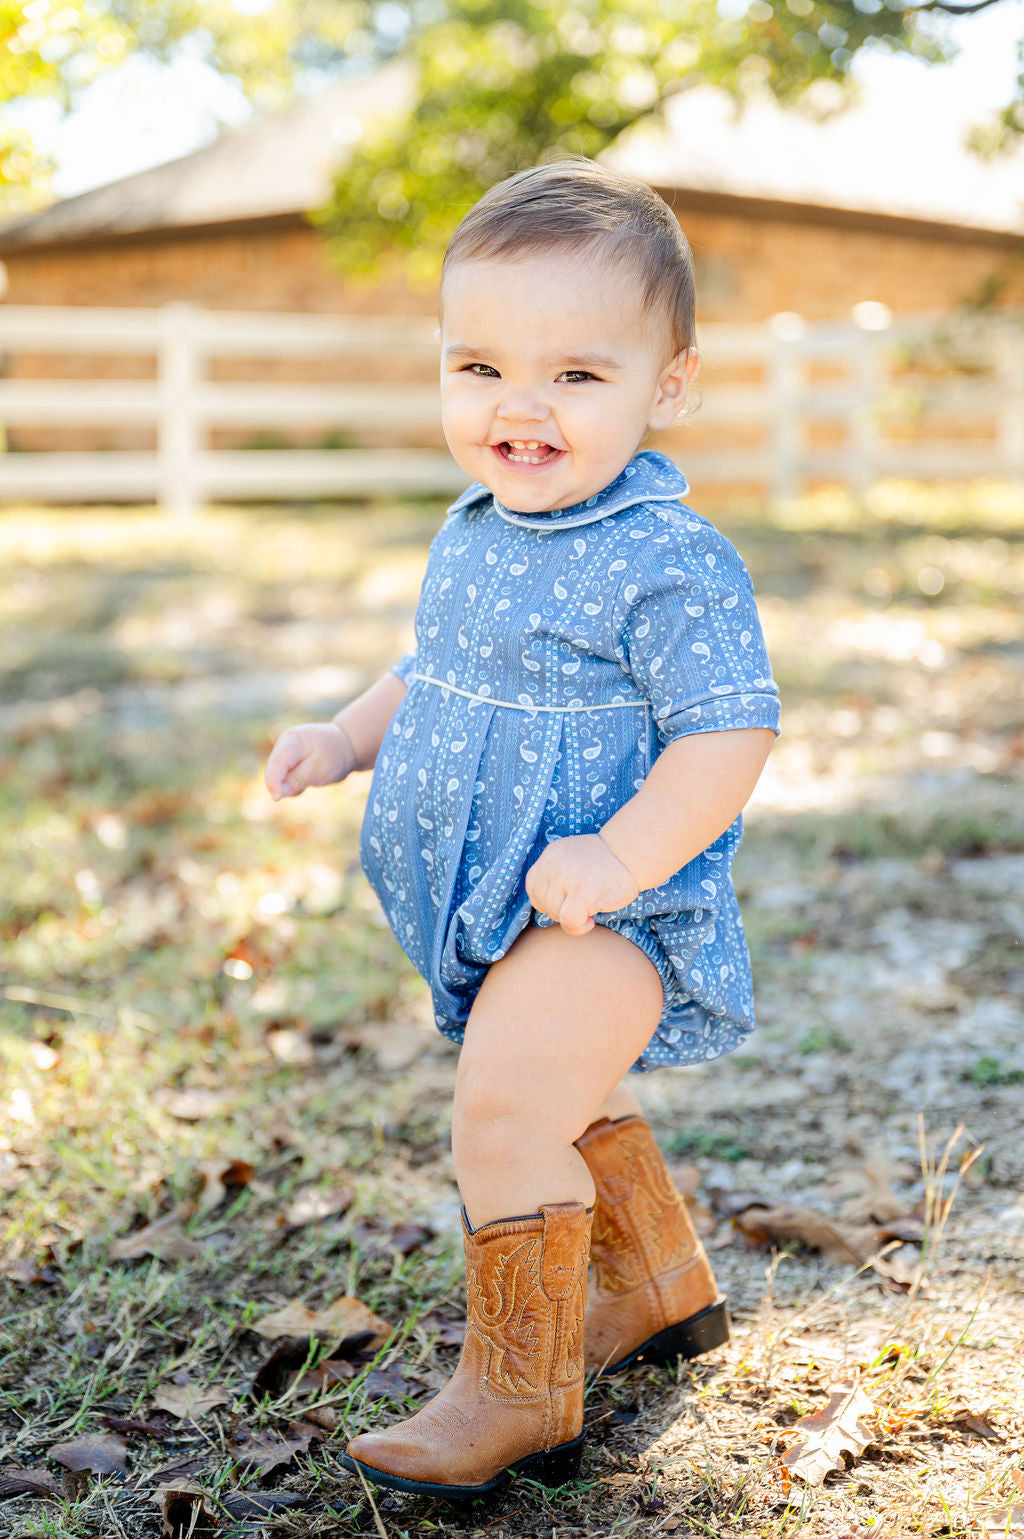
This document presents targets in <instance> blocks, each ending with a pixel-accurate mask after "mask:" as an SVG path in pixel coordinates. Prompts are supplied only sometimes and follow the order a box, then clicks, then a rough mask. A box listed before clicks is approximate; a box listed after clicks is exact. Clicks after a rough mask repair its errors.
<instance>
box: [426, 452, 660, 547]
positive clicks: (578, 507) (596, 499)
mask: <svg viewBox="0 0 1024 1539" xmlns="http://www.w3.org/2000/svg"><path fill="white" fill-rule="evenodd" d="M689 489H690V485H689V482H688V481H687V479H686V477H685V476H684V475H683V473H682V471H681V470H680V469H679V468H678V466H676V465H674V464H673V463H672V461H671V460H670V459H669V458H668V456H667V455H665V454H658V453H657V452H656V451H655V450H653V449H645V450H643V452H642V453H640V454H635V455H634V456H633V458H632V459H631V460H630V462H629V464H628V465H627V466H626V468H625V469H624V470H623V471H622V472H621V474H620V475H618V476H616V478H615V480H614V481H612V482H611V483H610V484H609V485H608V486H606V487H605V488H604V490H603V491H600V492H595V494H594V496H593V497H588V498H587V499H586V501H585V502H574V503H573V504H572V505H571V507H568V508H552V509H551V511H550V512H547V513H518V512H516V511H515V509H513V508H506V507H504V506H503V505H502V504H501V503H500V502H499V501H498V499H497V498H496V497H494V498H493V499H492V500H493V502H494V509H495V512H496V513H499V514H500V515H501V517H502V518H503V519H505V520H506V522H507V523H510V524H517V525H518V526H519V527H520V528H523V529H533V530H536V531H537V532H538V533H546V532H547V531H548V530H551V529H576V528H578V527H579V526H580V524H595V523H597V522H598V520H599V519H602V518H610V517H611V515H612V514H613V513H621V512H622V510H623V509H624V508H631V507H634V506H635V505H636V504H637V503H638V502H677V501H678V500H679V498H680V497H685V496H686V493H687V492H688V491H689ZM488 498H491V493H490V492H489V491H488V490H487V488H486V486H483V485H482V484H481V483H480V482H479V481H474V482H473V485H472V486H469V487H467V488H466V490H465V491H464V492H463V493H462V496H461V497H459V498H458V500H457V501H456V502H453V503H452V505H451V507H450V508H449V509H448V511H449V513H458V512H461V511H462V509H463V508H468V507H471V506H472V504H473V503H476V502H483V501H485V500H486V499H488Z"/></svg>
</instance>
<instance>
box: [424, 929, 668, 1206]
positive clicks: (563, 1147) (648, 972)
mask: <svg viewBox="0 0 1024 1539" xmlns="http://www.w3.org/2000/svg"><path fill="white" fill-rule="evenodd" d="M662 999H663V994H662V985H661V979H660V978H659V977H658V974H657V972H656V970H655V968H654V966H653V964H652V963H651V962H650V961H649V960H648V958H647V957H646V956H644V954H643V952H642V951H640V950H639V949H638V948H637V947H636V946H634V945H633V943H632V942H631V941H628V940H626V939H625V938H624V937H623V936H621V935H618V934H617V933H616V932H615V931H614V930H608V929H606V928H605V927H604V926H602V925H597V926H596V927H595V928H594V929H593V930H591V931H589V932H588V933H587V934H586V935H578V936H571V935H567V934H566V933H565V932H564V931H563V930H561V929H559V928H558V927H557V926H556V927H554V928H552V929H543V930H541V929H538V928H536V927H535V926H531V927H530V928H529V929H527V930H524V932H523V933H522V935H521V936H520V937H519V939H518V940H517V941H516V942H515V944H514V945H513V947H512V949H511V950H510V951H509V953H508V955H507V956H506V957H504V958H503V959H502V960H501V961H500V962H496V963H495V964H494V966H493V967H491V968H490V969H489V971H488V973H487V976H486V978H485V979H484V982H483V985H482V987H481V989H480V992H479V994H478V995H477V999H476V1002H475V1004H474V1006H473V1010H472V1013H471V1015H470V1017H469V1021H468V1023H467V1027H466V1038H465V1042H464V1044H463V1048H462V1053H461V1055H460V1059H459V1071H458V1076H457V1079H456V1084H455V1109H454V1115H453V1120H452V1151H453V1153H454V1156H455V1173H456V1176H457V1178H458V1182H459V1189H460V1191H461V1192H462V1199H463V1202H464V1203H465V1205H466V1212H467V1214H468V1216H469V1221H470V1223H471V1224H472V1225H473V1227H474V1228H479V1227H480V1225H481V1224H487V1223H490V1222H492V1221H493V1220H494V1219H499V1218H512V1217H515V1216H518V1215H520V1214H526V1213H536V1212H537V1210H538V1208H539V1207H540V1205H541V1203H549V1202H572V1201H579V1202H584V1203H586V1204H587V1206H588V1207H589V1206H590V1205H591V1204H592V1203H593V1201H594V1183H593V1180H592V1178H591V1175H590V1172H589V1171H588V1169H587V1166H586V1163H585V1162H584V1160H583V1157H582V1156H581V1155H580V1154H579V1152H578V1151H577V1150H576V1149H574V1148H573V1140H574V1139H577V1138H579V1136H580V1134H581V1133H582V1132H583V1131H584V1129H585V1128H586V1127H587V1126H588V1125H589V1124H590V1123H591V1122H593V1120H594V1118H595V1117H596V1116H598V1115H599V1113H600V1114H602V1115H607V1113H602V1110H601V1109H602V1106H603V1105H607V1104H608V1098H609V1097H610V1095H611V1093H612V1091H613V1088H614V1087H615V1086H616V1085H617V1083H618V1081H619V1079H620V1078H621V1077H622V1075H623V1074H624V1073H625V1072H626V1070H627V1069H628V1068H629V1066H630V1064H631V1063H633V1062H634V1061H635V1060H636V1059H637V1057H639V1055H640V1053H641V1052H642V1051H643V1049H644V1047H645V1046H646V1044H647V1042H648V1041H649V1040H650V1037H651V1034H652V1033H653V1031H654V1028H655V1026H656V1025H657V1023H658V1018H659V1016H660V1014H661V1008H662ZM626 1094H627V1095H628V1094H629V1092H626ZM613 1104H616V1105H617V1102H615V1103H613ZM630 1109H631V1108H630V1107H628V1106H626V1107H624V1109H623V1110H621V1111H616V1112H615V1113H614V1115H616V1116H624V1115H626V1114H627V1113H628V1111H629V1110H630Z"/></svg>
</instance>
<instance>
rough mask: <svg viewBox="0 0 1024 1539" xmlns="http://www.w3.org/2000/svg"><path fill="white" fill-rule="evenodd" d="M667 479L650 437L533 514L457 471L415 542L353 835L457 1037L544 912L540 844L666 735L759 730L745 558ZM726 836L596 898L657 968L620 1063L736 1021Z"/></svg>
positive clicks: (446, 1029) (646, 758) (736, 836)
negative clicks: (535, 903)
mask: <svg viewBox="0 0 1024 1539" xmlns="http://www.w3.org/2000/svg"><path fill="white" fill-rule="evenodd" d="M686 490H687V483H686V479H685V477H684V476H683V475H682V474H681V472H680V471H679V470H678V469H677V468H676V466H675V465H673V464H672V462H671V460H669V459H667V458H666V457H665V456H664V455H663V454H656V453H650V452H645V453H641V454H637V455H636V456H635V457H634V458H633V459H632V460H631V461H630V463H629V464H628V465H627V466H626V468H625V470H623V472H622V474H621V475H620V476H619V477H618V478H617V479H616V480H615V481H613V482H612V484H611V485H610V486H607V487H605V489H604V490H603V491H602V492H599V493H598V494H597V495H596V496H594V497H590V498H588V499H587V500H586V502H581V503H577V504H575V505H574V506H572V507H568V508H557V509H555V510H554V511H553V512H550V513H517V512H515V511H513V510H512V509H510V508H505V507H503V506H502V505H501V504H500V503H499V502H497V501H496V500H495V498H494V497H493V496H492V494H491V493H490V492H489V491H488V490H487V489H486V487H484V486H481V485H479V484H474V485H473V486H471V487H470V488H469V489H468V490H467V491H466V492H464V493H463V495H462V496H461V497H460V498H459V499H458V501H457V502H455V503H453V505H452V507H451V508H450V509H449V510H448V515H447V518H446V520H445V523H444V525H443V526H442V528H441V529H440V531H439V532H438V534H437V535H436V537H435V539H434V541H433V543H432V545H431V547H430V558H429V562H428V565H427V573H426V577H425V579H424V582H423V589H422V593H421V595H420V602H419V608H418V610H417V614H416V652H415V653H413V654H410V655H409V656H408V657H405V658H403V659H402V661H401V662H400V663H399V664H398V665H397V666H396V669H395V672H396V673H398V674H399V676H400V677H401V678H402V679H404V681H405V682H406V683H407V685H408V691H407V693H406V695H405V698H404V699H403V701H402V703H401V705H400V706H399V707H398V710H397V711H396V712H395V715H394V718H393V719H392V722H391V725H390V727H389V729H388V732H387V734H386V736H385V739H384V742H383V744H382V746H381V750H380V753H379V755H378V757H377V763H376V767H375V770H374V777H373V784H372V787H371V790H370V795H369V798H368V801H367V807H366V815H365V818H364V821H363V830H362V839H361V855H362V861H363V868H364V870H365V872H366V875H367V877H368V879H369V881H370V883H371V885H372V887H373V889H374V891H375V892H376V894H377V896H378V897H379V899H380V901H381V903H382V905H383V907H384V912H385V913H386V915H387V917H388V920H389V922H390V925H391V928H392V930H393V931H394V933H395V935H396V937H397V939H398V941H399V943H400V944H401V946H402V948H403V950H404V951H405V952H406V954H407V955H408V957H409V959H410V960H411V961H412V962H413V964H414V965H415V966H416V968H417V969H418V970H419V972H420V973H422V975H423V977H424V978H426V979H427V981H428V983H429V984H430V988H431V991H432V993H433V1001H434V1011H435V1017H436V1021H437V1025H438V1028H439V1029H440V1030H441V1031H442V1032H443V1033H444V1034H445V1036H447V1037H451V1038H452V1039H453V1040H454V1041H456V1042H461V1040H462V1035H463V1032H464V1029H465V1024H466V1019H467V1017H468V1015H469V1012H470V1008H471V1006H472V1004H473V1000H474V998H475V997H476V992H477V990H478V988H479V987H480V984H481V982H482V980H483V977H484V974H485V973H486V971H487V968H488V967H489V966H490V964H491V963H492V962H496V961H497V960H498V959H499V958H500V957H503V956H504V955H505V953H506V952H507V951H508V949H509V947H510V946H511V945H512V943H513V941H514V940H515V939H516V937H517V936H518V935H519V934H520V932H521V931H522V930H523V929H524V928H525V926H526V925H528V924H537V925H543V926H546V925H549V924H551V923H553V921H552V920H550V919H549V918H547V916H546V915H541V914H537V913H535V912H534V910H533V909H532V907H531V904H530V900H529V898H528V897H527V895H526V888H525V880H526V873H527V872H528V871H529V869H530V867H531V866H532V865H533V863H534V862H535V861H536V860H537V859H538V857H539V856H540V854H541V852H542V851H543V849H544V847H545V846H546V845H547V844H548V843H549V842H550V841H551V840H553V839H564V838H567V837H570V836H572V835H574V834H593V833H596V832H597V831H598V830H599V829H600V828H601V827H603V825H604V824H605V823H606V822H607V821H608V819H609V818H610V817H611V816H612V814H613V813H614V812H615V811H616V810H617V809H618V808H619V807H621V806H622V805H623V803H624V802H626V801H628V800H629V799H630V797H632V796H633V795H634V794H635V793H636V792H637V791H638V790H639V788H640V787H641V786H642V785H643V783H644V780H645V779H646V777H647V775H648V773H649V772H650V769H651V765H652V764H653V763H654V761H655V759H656V758H657V756H658V755H659V753H661V752H662V750H663V749H664V748H665V746H666V744H668V743H671V742H672V741H673V740H674V739H675V738H678V737H684V736H686V735H687V734H688V733H692V732H718V731H723V730H731V729H735V728H739V727H770V728H772V729H773V730H774V731H778V717H779V705H778V690H777V689H776V686H775V684H774V682H773V681H772V677H771V670H770V666H769V663H768V657H767V655H766V652H765V647H764V641H763V638H762V635H761V627H760V624H759V623H758V618H757V610H756V608H755V606H754V597H753V588H752V585H751V581H750V577H749V575H748V573H747V570H746V568H745V567H744V565H743V563H742V562H741V560H740V559H739V557H738V555H737V554H736V551H735V550H734V549H733V547H732V546H731V545H730V543H729V542H728V540H726V539H725V538H723V536H722V535H720V534H719V533H718V532H717V530H716V529H714V528H713V527H712V525H711V524H709V523H708V522H707V520H706V519H703V518H701V517H700V516H699V515H698V514H696V513H692V512H691V511H690V510H689V508H687V507H685V506H683V505H682V504H681V502H680V498H681V497H682V496H683V495H684V493H685V492H686ZM741 832H742V823H741V820H740V819H739V818H737V819H736V821H735V823H733V825H732V826H731V827H730V828H729V829H727V830H726V832H725V833H724V834H723V835H722V836H721V838H719V839H716V841H715V842H714V844H712V845H710V846H709V847H708V848H707V849H706V850H705V851H704V852H703V854H701V855H699V856H697V858H696V859H695V860H692V861H690V862H689V864H688V865H686V866H684V867H683V868H682V870H681V871H679V872H677V873H676V875H675V876H673V877H671V878H670V879H669V880H668V881H667V882H664V883H663V884H662V885H661V886H659V887H652V888H650V889H648V890H647V891H645V892H642V893H640V895H639V896H638V897H637V899H636V900H635V902H633V903H631V904H629V906H628V907H626V908H622V909H618V910H617V911H616V912H614V913H607V914H597V915H595V919H596V922H597V923H598V924H603V925H607V926H608V928H609V929H613V930H618V931H619V932H620V933H621V934H623V935H625V936H627V937H628V938H629V939H630V940H631V941H633V942H634V944H635V945H637V946H639V947H640V948H641V950H643V951H644V952H645V954H646V955H647V956H648V957H649V958H650V959H651V961H652V962H653V963H654V965H655V967H656V968H657V969H658V972H659V974H660V976H661V980H662V983H663V986H664V992H665V1002H664V1008H663V1011H662V1015H661V1019H660V1021H659V1023H658V1027H657V1029H656V1031H655V1034H654V1036H653V1037H652V1039H651V1041H650V1042H649V1043H648V1045H647V1047H646V1048H645V1050H644V1052H643V1053H642V1055H641V1056H640V1058H639V1059H638V1061H637V1062H636V1064H634V1065H633V1067H634V1069H637V1070H649V1069H656V1068H660V1067H662V1066H664V1065H668V1064H683V1063H693V1062H698V1061H702V1060H705V1059H708V1058H715V1057H717V1056H718V1055H719V1054H721V1053H725V1052H728V1051H730V1050H731V1049H732V1048H734V1047H736V1046H737V1045H738V1044H739V1043H740V1042H741V1041H742V1040H743V1039H744V1038H745V1037H746V1036H747V1035H748V1034H749V1032H750V1031H751V1030H752V1029H753V1026H754V1012H753V998H752V990H751V981H750V960H749V955H748V952H747V944H746V938H745V936H744V933H743V926H742V923H741V920H740V915H739V909H738V907H737V903H736V895H735V893H734V891H733V887H732V879H731V875H730V867H731V864H732V859H733V855H734V854H735V852H736V847H737V845H738V844H739V841H740V837H741Z"/></svg>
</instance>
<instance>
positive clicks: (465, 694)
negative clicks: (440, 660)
mask: <svg viewBox="0 0 1024 1539" xmlns="http://www.w3.org/2000/svg"><path fill="white" fill-rule="evenodd" d="M409 677H410V678H411V679H419V680H420V682H421V683H422V684H434V685H436V687H437V688H438V689H450V690H451V692H452V694H453V695H461V696H462V698H463V699H464V700H479V701H480V702H481V704H483V705H503V706H505V707H506V709H508V710H510V711H531V712H532V711H554V712H557V713H558V714H559V715H562V716H564V715H565V714H566V713H567V712H577V711H638V710H639V711H649V710H650V708H651V703H650V701H649V700H609V701H608V702H607V703H606V704H604V705H524V704H523V702H522V701H521V700H495V698H494V696H493V695H477V694H474V693H473V691H472V690H470V689H459V687H458V685H457V684H448V683H446V682H445V680H444V679H436V678H434V676H433V675H432V674H429V673H411V674H410V675H409Z"/></svg>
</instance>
